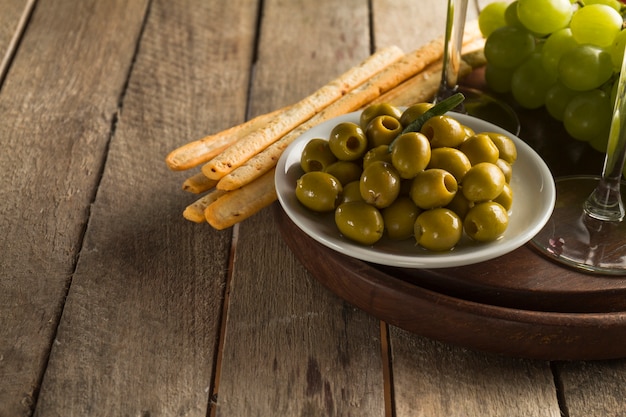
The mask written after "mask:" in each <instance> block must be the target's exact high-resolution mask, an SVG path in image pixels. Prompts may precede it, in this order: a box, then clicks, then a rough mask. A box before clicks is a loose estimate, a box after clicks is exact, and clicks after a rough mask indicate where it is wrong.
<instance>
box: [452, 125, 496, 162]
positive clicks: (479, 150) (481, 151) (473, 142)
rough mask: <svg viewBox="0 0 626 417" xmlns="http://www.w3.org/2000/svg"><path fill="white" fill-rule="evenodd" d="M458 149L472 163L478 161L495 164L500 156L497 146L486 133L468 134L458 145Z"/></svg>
mask: <svg viewBox="0 0 626 417" xmlns="http://www.w3.org/2000/svg"><path fill="white" fill-rule="evenodd" d="M459 150H460V151H461V152H463V153H464V154H465V155H467V157H468V158H469V160H470V162H471V163H472V165H476V164H478V163H480V162H491V163H492V164H495V163H496V161H497V160H498V158H500V151H498V147H497V146H496V145H495V144H494V143H493V141H492V140H491V138H490V137H489V135H487V134H486V133H478V134H476V135H474V136H470V137H469V138H467V139H466V140H465V141H464V142H463V143H462V144H461V145H460V146H459Z"/></svg>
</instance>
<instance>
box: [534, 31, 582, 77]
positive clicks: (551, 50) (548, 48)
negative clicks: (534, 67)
mask: <svg viewBox="0 0 626 417" xmlns="http://www.w3.org/2000/svg"><path fill="white" fill-rule="evenodd" d="M577 45H578V43H577V42H576V40H575V39H574V37H573V36H572V31H571V29H569V28H565V29H560V30H557V31H556V32H554V33H552V34H551V35H550V36H549V37H548V39H546V41H545V43H544V44H543V48H542V49H541V62H542V64H543V67H544V68H545V70H546V72H547V73H548V74H551V75H554V76H557V75H558V72H559V61H560V60H561V56H563V54H564V53H565V52H566V51H569V50H570V49H573V48H575V47H576V46H577Z"/></svg>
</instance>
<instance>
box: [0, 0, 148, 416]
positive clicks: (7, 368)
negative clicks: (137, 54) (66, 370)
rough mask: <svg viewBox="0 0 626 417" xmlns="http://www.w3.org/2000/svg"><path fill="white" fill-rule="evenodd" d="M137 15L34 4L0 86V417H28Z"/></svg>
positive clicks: (95, 5) (112, 4)
mask: <svg viewBox="0 0 626 417" xmlns="http://www.w3.org/2000/svg"><path fill="white" fill-rule="evenodd" d="M144 9H145V3H142V2H138V1H136V2H126V1H107V2H98V1H81V2H78V3H77V2H74V1H56V2H41V3H40V4H39V5H38V7H37V8H36V10H35V11H34V13H33V15H32V19H31V20H30V24H29V27H28V28H27V30H26V32H25V34H24V38H23V39H22V40H21V42H20V49H19V51H17V54H16V55H15V57H14V59H13V61H12V66H11V70H10V71H9V73H8V76H7V78H6V80H5V82H4V85H3V86H2V90H1V94H0V114H1V115H2V123H0V142H1V146H2V152H0V166H2V170H3V175H2V176H0V199H1V201H2V204H0V230H1V231H2V233H0V247H1V248H2V252H1V254H0V317H2V319H1V324H0V326H1V327H2V329H1V332H2V337H1V338H0V358H2V360H0V375H2V377H1V378H0V415H2V416H5V415H6V416H19V415H29V414H30V413H31V411H32V410H31V408H32V406H33V403H34V401H35V397H36V394H37V390H38V386H39V382H40V379H41V375H42V373H43V370H44V368H45V365H46V360H47V357H48V352H49V348H50V344H51V342H52V339H53V338H54V334H55V331H56V326H57V323H58V319H59V316H60V313H61V309H62V307H63V303H64V298H65V295H66V291H67V287H68V285H69V284H70V281H71V276H72V272H73V270H74V267H75V261H76V256H77V253H78V250H79V248H80V243H81V239H82V234H83V231H84V228H85V225H86V222H87V218H88V212H89V205H90V203H91V201H92V199H93V195H94V192H95V187H96V185H97V182H98V180H99V175H100V170H101V167H102V164H103V159H104V155H105V151H106V146H107V142H108V138H109V134H110V131H111V124H112V120H113V118H114V115H115V112H116V110H117V102H118V99H119V96H120V94H121V91H122V89H123V86H124V82H125V80H126V76H127V72H128V70H129V67H130V64H131V61H132V57H133V53H134V48H135V42H136V40H137V37H138V35H139V32H140V29H141V23H142V19H143V13H144ZM3 13H4V10H3Z"/></svg>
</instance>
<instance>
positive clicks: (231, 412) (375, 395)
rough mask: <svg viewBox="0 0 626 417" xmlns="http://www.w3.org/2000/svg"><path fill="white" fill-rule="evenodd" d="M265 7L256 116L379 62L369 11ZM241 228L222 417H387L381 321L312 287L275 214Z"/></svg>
mask: <svg viewBox="0 0 626 417" xmlns="http://www.w3.org/2000/svg"><path fill="white" fill-rule="evenodd" d="M264 4H265V10H264V11H263V16H264V20H263V24H262V32H261V34H260V41H261V43H260V45H259V61H258V63H257V71H256V77H255V80H254V84H253V91H252V98H251V103H250V105H251V108H252V111H253V112H255V113H256V112H265V111H269V110H272V109H273V108H277V107H280V106H282V105H286V104H289V103H292V102H295V101H297V100H298V99H299V98H301V97H303V96H305V95H306V94H309V93H310V92H311V91H314V90H315V89H316V88H317V87H319V86H320V85H323V84H325V83H326V82H328V81H329V80H330V79H333V78H334V77H336V76H338V75H340V74H341V73H342V72H344V71H345V70H347V69H348V68H349V67H351V66H353V65H355V64H357V63H358V62H360V61H362V60H363V59H364V58H365V57H367V56H368V55H369V53H370V50H369V42H368V9H367V1H359V0H356V1H355V0H352V1H346V2H329V3H327V4H326V5H325V6H324V7H318V5H317V4H315V3H314V2H308V1H300V0H298V1H280V0H278V1H276V0H272V1H265V2H264ZM277 27H280V28H281V30H280V31H277V30H272V28H277ZM238 228H239V238H238V242H237V248H236V255H235V265H234V278H233V282H232V286H231V289H230V304H229V313H228V322H227V328H226V338H225V345H224V354H223V361H222V363H223V366H222V371H221V379H220V382H219V395H218V401H217V408H216V414H217V415H219V416H252V415H284V416H294V415H296V416H314V415H328V416H349V415H359V416H370V415H371V416H382V415H384V398H383V373H382V363H381V354H380V330H379V324H378V321H377V320H376V319H374V318H372V317H371V316H368V315H367V314H365V313H363V312H362V311H360V310H356V309H354V308H353V307H351V306H349V305H346V304H345V303H344V302H343V301H341V300H340V299H338V298H337V297H335V296H334V295H333V294H331V293H330V292H328V291H326V290H325V289H324V288H323V287H321V286H320V285H319V284H317V282H315V281H314V280H312V279H311V277H310V276H309V275H308V274H307V273H306V271H305V270H304V269H303V268H302V266H301V265H300V264H299V263H298V261H297V260H296V259H295V258H294V257H293V255H292V254H291V253H290V251H289V249H288V248H287V247H286V246H285V244H284V243H283V241H282V239H281V237H280V235H279V233H278V231H277V228H276V224H275V223H274V220H273V217H272V211H271V210H268V209H265V210H264V211H262V212H261V213H259V214H257V215H256V216H254V217H253V218H250V219H248V220H246V221H245V222H244V223H242V224H241V225H239V226H238ZM273 265H280V268H279V269H278V270H277V269H276V268H275V267H274V266H273ZM251 357H254V358H255V360H254V361H251V360H249V358H251Z"/></svg>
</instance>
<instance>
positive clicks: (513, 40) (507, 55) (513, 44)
mask: <svg viewBox="0 0 626 417" xmlns="http://www.w3.org/2000/svg"><path fill="white" fill-rule="evenodd" d="M484 49H485V57H486V58H487V61H488V62H489V63H490V64H491V65H493V66H496V67H499V68H515V67H518V66H519V65H520V64H521V63H522V62H524V61H525V60H526V59H527V58H528V57H529V56H530V54H532V53H533V51H534V50H535V38H534V37H533V35H531V34H530V33H529V32H528V31H526V30H524V29H520V28H515V27H511V26H503V27H501V28H499V29H496V30H494V31H493V32H492V33H491V35H490V36H489V37H488V38H487V40H486V41H485V48H484Z"/></svg>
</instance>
